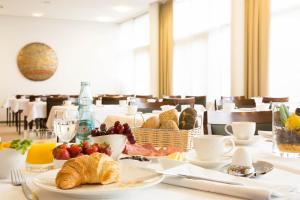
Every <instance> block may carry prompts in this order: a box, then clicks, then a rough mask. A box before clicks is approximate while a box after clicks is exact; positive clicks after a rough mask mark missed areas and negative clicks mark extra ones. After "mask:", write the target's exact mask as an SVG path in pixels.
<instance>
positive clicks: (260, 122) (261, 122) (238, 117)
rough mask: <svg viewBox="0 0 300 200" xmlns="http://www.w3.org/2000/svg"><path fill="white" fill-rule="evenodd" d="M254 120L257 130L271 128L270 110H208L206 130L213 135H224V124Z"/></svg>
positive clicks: (269, 129)
mask: <svg viewBox="0 0 300 200" xmlns="http://www.w3.org/2000/svg"><path fill="white" fill-rule="evenodd" d="M239 121H240V122H241V121H247V122H256V133H257V130H265V131H271V130H272V111H259V112H221V111H208V112H207V124H208V132H210V133H212V134H215V135H224V134H226V133H225V129H224V128H225V125H226V124H230V123H231V122H239Z"/></svg>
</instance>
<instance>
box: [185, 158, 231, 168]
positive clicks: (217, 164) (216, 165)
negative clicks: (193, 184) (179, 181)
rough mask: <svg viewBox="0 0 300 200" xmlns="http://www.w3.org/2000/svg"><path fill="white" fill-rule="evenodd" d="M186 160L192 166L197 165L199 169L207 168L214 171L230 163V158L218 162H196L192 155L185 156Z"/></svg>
mask: <svg viewBox="0 0 300 200" xmlns="http://www.w3.org/2000/svg"><path fill="white" fill-rule="evenodd" d="M186 160H187V161H188V162H190V163H192V164H194V165H198V166H200V167H204V168H208V169H215V168H220V167H223V166H225V165H227V164H229V163H231V157H226V156H224V157H221V158H220V159H219V160H211V161H207V160H198V159H197V158H196V156H193V155H186Z"/></svg>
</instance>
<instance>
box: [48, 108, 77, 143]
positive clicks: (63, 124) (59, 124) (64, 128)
mask: <svg viewBox="0 0 300 200" xmlns="http://www.w3.org/2000/svg"><path fill="white" fill-rule="evenodd" d="M78 119H79V114H78V111H77V110H67V111H63V113H62V112H61V111H56V113H55V119H54V122H53V123H54V124H53V128H54V132H55V134H56V135H57V136H58V138H59V141H60V142H62V143H68V142H70V141H71V140H72V139H73V138H74V137H75V135H76V130H77V126H78Z"/></svg>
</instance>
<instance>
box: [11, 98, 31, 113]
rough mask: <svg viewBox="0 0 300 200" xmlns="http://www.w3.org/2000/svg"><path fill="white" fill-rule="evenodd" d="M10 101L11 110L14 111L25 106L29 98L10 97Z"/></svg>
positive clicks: (23, 108)
mask: <svg viewBox="0 0 300 200" xmlns="http://www.w3.org/2000/svg"><path fill="white" fill-rule="evenodd" d="M10 103H11V104H10V105H11V109H12V111H13V112H15V113H16V112H18V111H20V110H25V109H26V108H27V106H28V103H29V99H11V100H10Z"/></svg>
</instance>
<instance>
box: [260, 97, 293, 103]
mask: <svg viewBox="0 0 300 200" xmlns="http://www.w3.org/2000/svg"><path fill="white" fill-rule="evenodd" d="M262 101H263V103H271V102H289V98H288V97H263V100H262Z"/></svg>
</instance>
